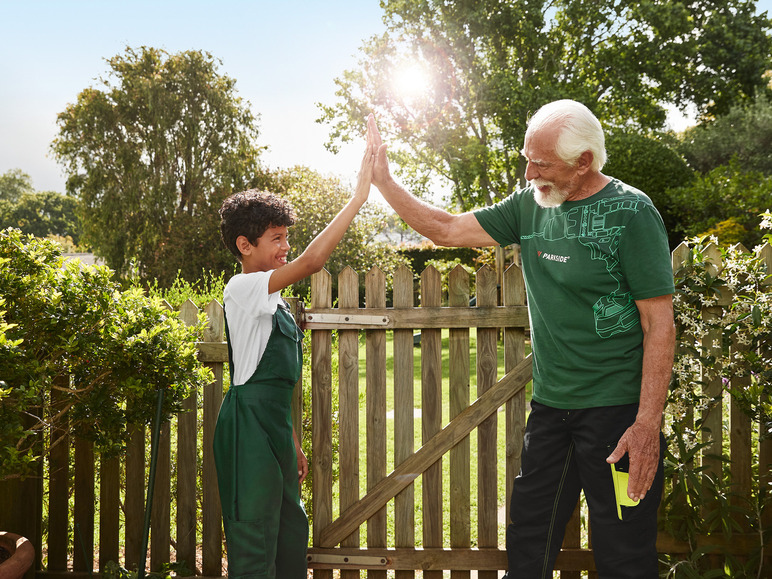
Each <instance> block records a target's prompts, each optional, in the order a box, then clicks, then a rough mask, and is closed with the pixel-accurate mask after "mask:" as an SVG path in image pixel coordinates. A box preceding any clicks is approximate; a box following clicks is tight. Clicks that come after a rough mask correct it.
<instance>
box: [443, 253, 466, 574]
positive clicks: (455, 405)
mask: <svg viewBox="0 0 772 579" xmlns="http://www.w3.org/2000/svg"><path fill="white" fill-rule="evenodd" d="M448 305H449V306H450V307H458V308H468V307H469V274H468V273H467V271H466V270H465V269H464V268H463V267H462V266H461V265H457V266H456V267H455V268H453V269H452V270H451V272H450V274H449V276H448ZM449 334H450V335H449V338H448V363H449V368H448V372H449V376H448V383H449V397H450V400H449V402H450V419H451V420H453V419H454V418H455V417H456V416H458V415H459V414H461V413H462V412H463V411H464V410H465V409H466V408H467V407H468V406H469V328H451V329H450V331H449ZM470 444H471V443H470V437H469V436H468V435H467V436H465V437H464V438H463V439H462V440H460V441H459V442H458V444H456V445H455V446H454V447H453V448H452V449H450V496H449V500H450V513H449V514H450V546H451V548H469V547H470V546H471V515H470V507H471V506H470V498H469V496H470V494H471V483H470V468H469V461H470V458H471V450H470ZM450 576H451V578H452V579H468V578H469V571H461V570H454V571H451V573H450Z"/></svg>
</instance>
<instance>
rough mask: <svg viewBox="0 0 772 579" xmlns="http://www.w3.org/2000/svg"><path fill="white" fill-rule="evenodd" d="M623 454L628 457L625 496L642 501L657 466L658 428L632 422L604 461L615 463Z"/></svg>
mask: <svg viewBox="0 0 772 579" xmlns="http://www.w3.org/2000/svg"><path fill="white" fill-rule="evenodd" d="M625 453H627V454H628V455H629V456H630V478H629V480H628V482H627V496H628V497H630V498H631V499H632V500H634V501H638V500H641V499H643V497H645V496H646V493H647V492H649V489H650V488H651V485H652V483H653V482H654V476H655V475H656V474H657V466H658V464H659V428H658V427H656V428H651V427H647V426H644V425H643V424H640V423H638V422H634V423H633V425H632V426H630V428H628V429H627V430H626V431H625V433H624V434H623V435H622V438H620V439H619V444H617V447H616V448H615V449H614V452H612V453H611V454H610V455H609V457H608V458H607V459H606V462H608V463H615V462H617V461H618V460H619V459H620V458H622V457H623V456H624V455H625Z"/></svg>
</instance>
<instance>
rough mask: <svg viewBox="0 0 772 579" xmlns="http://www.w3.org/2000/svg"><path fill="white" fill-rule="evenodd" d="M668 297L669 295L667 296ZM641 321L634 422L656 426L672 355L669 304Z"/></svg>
mask: <svg viewBox="0 0 772 579" xmlns="http://www.w3.org/2000/svg"><path fill="white" fill-rule="evenodd" d="M667 297H668V298H669V296H667ZM651 313H653V314H654V315H650V316H648V319H645V320H643V321H644V337H643V368H642V370H643V375H642V380H641V397H640V405H639V409H638V416H637V418H636V422H640V423H641V424H644V425H648V426H650V427H652V428H653V427H654V426H655V425H656V426H657V427H659V425H660V423H661V421H662V412H663V410H664V408H665V401H666V399H667V391H668V387H669V385H670V375H671V373H672V370H673V357H674V355H675V327H674V325H673V317H672V305H670V302H669V300H668V302H667V303H664V304H660V305H658V307H657V308H656V309H655V310H654V311H653V312H651Z"/></svg>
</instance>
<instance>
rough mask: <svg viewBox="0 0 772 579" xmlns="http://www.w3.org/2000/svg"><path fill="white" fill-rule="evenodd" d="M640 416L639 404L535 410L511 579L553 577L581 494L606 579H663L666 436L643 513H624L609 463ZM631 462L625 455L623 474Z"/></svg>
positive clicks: (514, 526)
mask: <svg viewBox="0 0 772 579" xmlns="http://www.w3.org/2000/svg"><path fill="white" fill-rule="evenodd" d="M637 411H638V405H637V404H629V405H624V406H607V407H601V408H589V409H580V410H559V409H555V408H551V407H548V406H545V405H543V404H539V403H538V402H533V403H532V405H531V414H530V416H529V418H528V423H527V425H526V430H525V438H524V444H523V458H522V467H521V471H520V474H519V475H518V476H517V478H516V479H515V483H514V488H513V490H512V501H511V507H510V520H511V524H510V525H509V527H508V528H507V554H508V559H509V571H508V573H507V575H506V577H507V579H547V578H551V577H552V570H553V567H554V564H555V558H556V557H557V555H558V552H559V551H560V547H561V545H562V543H563V535H564V532H565V526H566V523H567V522H568V520H569V519H570V518H571V515H572V513H573V512H574V509H575V507H576V504H577V501H578V499H579V494H580V491H581V490H584V494H585V497H586V499H587V504H588V507H589V512H590V525H591V532H592V547H593V551H594V553H595V565H596V567H597V570H598V574H599V577H601V579H633V578H640V579H656V577H657V576H658V573H657V550H656V540H657V508H658V506H659V502H660V498H661V496H662V481H663V461H662V457H663V453H664V444H665V442H664V436H662V435H661V434H660V460H659V467H658V470H657V475H656V478H655V480H654V484H653V485H652V487H651V489H650V490H649V492H648V493H647V494H646V497H645V498H644V499H643V500H642V501H640V503H638V504H637V505H636V506H621V507H618V505H617V499H616V494H615V492H614V483H613V473H612V470H611V466H610V465H609V464H608V463H607V462H606V457H608V455H609V454H611V452H612V451H613V450H614V448H615V447H616V444H617V442H618V441H619V439H620V437H621V436H622V434H623V433H624V432H625V430H627V428H628V427H629V426H630V425H631V424H632V423H633V422H634V421H635V416H636V413H637ZM627 461H628V457H627V455H625V457H624V458H623V459H622V461H620V467H622V466H623V464H622V463H627ZM620 514H621V520H620Z"/></svg>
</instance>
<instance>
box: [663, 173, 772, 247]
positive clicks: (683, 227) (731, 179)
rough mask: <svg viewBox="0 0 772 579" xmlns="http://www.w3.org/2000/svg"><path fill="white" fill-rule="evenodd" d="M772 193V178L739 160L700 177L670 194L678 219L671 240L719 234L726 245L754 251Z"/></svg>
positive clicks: (671, 210) (760, 234)
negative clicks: (750, 169)
mask: <svg viewBox="0 0 772 579" xmlns="http://www.w3.org/2000/svg"><path fill="white" fill-rule="evenodd" d="M770 192H772V176H767V175H764V174H762V173H758V172H754V171H747V170H746V169H745V168H744V167H743V166H742V165H741V163H740V162H739V161H737V160H736V159H733V160H732V161H730V162H729V164H728V165H722V166H720V167H716V168H715V169H713V170H712V171H709V172H708V173H705V174H704V175H703V174H697V176H696V178H695V179H694V181H693V182H692V183H690V184H688V185H685V186H682V187H677V188H675V189H673V190H671V191H669V192H668V196H669V198H670V207H669V211H670V213H671V214H672V216H673V217H674V219H675V225H674V227H673V230H672V231H671V239H672V236H673V235H675V236H677V237H679V236H680V238H681V239H684V238H692V237H696V236H701V235H715V236H716V237H717V238H718V241H719V243H720V244H722V245H724V246H726V245H731V244H734V243H742V244H743V245H744V246H745V247H746V248H748V249H753V248H754V247H755V246H756V245H757V244H759V243H760V242H761V240H762V235H763V232H762V231H761V230H760V229H759V224H760V222H761V218H760V215H761V214H762V213H763V212H764V211H766V210H767V209H768V208H769V202H770Z"/></svg>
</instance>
